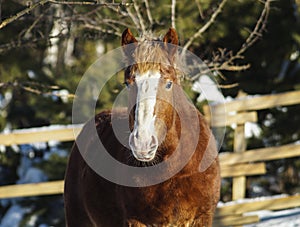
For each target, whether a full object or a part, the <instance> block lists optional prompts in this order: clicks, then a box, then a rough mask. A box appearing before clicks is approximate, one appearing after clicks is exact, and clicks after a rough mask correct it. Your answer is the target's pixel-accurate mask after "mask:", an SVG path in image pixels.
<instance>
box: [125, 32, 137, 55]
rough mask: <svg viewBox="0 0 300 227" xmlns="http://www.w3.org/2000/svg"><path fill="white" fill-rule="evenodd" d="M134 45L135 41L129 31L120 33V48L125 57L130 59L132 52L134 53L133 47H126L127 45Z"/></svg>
mask: <svg viewBox="0 0 300 227" xmlns="http://www.w3.org/2000/svg"><path fill="white" fill-rule="evenodd" d="M132 43H134V44H136V43H137V40H136V39H135V37H134V36H133V34H132V32H131V31H130V29H129V28H126V29H125V30H124V32H123V33H122V47H123V51H124V53H125V55H126V56H127V57H130V58H131V57H132V54H133V51H134V45H130V46H127V47H126V45H128V44H132Z"/></svg>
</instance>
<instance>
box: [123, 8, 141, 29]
mask: <svg viewBox="0 0 300 227" xmlns="http://www.w3.org/2000/svg"><path fill="white" fill-rule="evenodd" d="M126 10H127V13H128V16H129V17H130V19H131V20H132V22H133V23H134V25H135V27H136V29H137V30H139V31H142V28H141V25H140V23H139V21H138V20H137V18H136V17H135V15H134V14H133V13H132V12H131V9H130V8H129V7H126Z"/></svg>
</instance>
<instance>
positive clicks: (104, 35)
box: [0, 0, 300, 227]
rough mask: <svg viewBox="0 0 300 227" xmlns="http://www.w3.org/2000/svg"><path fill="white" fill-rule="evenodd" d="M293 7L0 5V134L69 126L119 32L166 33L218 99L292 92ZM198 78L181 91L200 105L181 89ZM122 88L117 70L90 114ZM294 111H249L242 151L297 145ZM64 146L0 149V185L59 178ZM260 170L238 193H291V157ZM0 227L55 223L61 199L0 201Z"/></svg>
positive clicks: (298, 42)
mask: <svg viewBox="0 0 300 227" xmlns="http://www.w3.org/2000/svg"><path fill="white" fill-rule="evenodd" d="M299 7H300V1H299V0H274V1H272V0H266V1H264V0H238V1H236V0H192V1H191V0H182V1H176V0H158V1H148V0H141V1H134V0H132V1H102V0H95V1H91V0H90V1H60V0H39V1H38V0H32V1H25V0H0V131H1V132H9V131H11V130H13V129H22V128H31V127H39V126H48V125H59V124H63V125H65V124H71V122H72V121H71V118H72V116H71V114H72V100H73V98H74V95H73V94H74V93H75V91H76V87H77V84H78V82H79V80H80V79H81V77H82V76H83V74H84V72H85V71H86V70H87V68H88V67H89V66H90V65H91V64H92V63H93V62H95V61H96V60H97V58H99V56H101V55H102V54H104V53H105V52H107V51H109V50H112V49H114V48H117V47H119V46H120V36H121V34H122V31H123V30H124V29H125V28H126V27H129V28H130V29H131V30H132V31H133V33H134V34H135V35H138V34H140V33H143V32H145V31H149V30H151V31H153V32H154V33H155V34H157V35H163V34H165V33H166V31H167V29H168V28H169V27H176V30H177V32H178V34H179V36H180V42H181V46H183V47H184V48H186V49H188V50H190V51H192V52H193V53H194V54H196V55H197V56H199V57H200V58H201V59H202V60H203V61H204V62H205V63H206V64H207V65H208V66H209V68H210V69H211V71H212V72H213V73H214V75H215V76H216V79H217V81H218V83H219V84H220V88H221V89H222V92H223V94H224V96H225V97H227V98H228V99H230V98H235V97H237V96H240V95H241V94H242V95H257V94H272V93H280V92H284V91H292V90H299V89H300V56H299V55H300V52H299V51H300V33H299V31H300V14H299V13H300V8H299ZM198 79H199V78H190V79H189V80H185V81H184V87H185V90H186V92H187V94H188V95H189V96H190V98H191V99H192V100H193V101H194V102H195V105H196V106H197V107H199V109H201V106H202V103H200V102H197V98H198V96H199V93H197V91H195V90H193V89H191V88H192V86H193V84H194V83H195V82H197V80H198ZM123 86H124V85H123V79H122V73H120V75H117V76H116V77H114V78H113V79H111V80H110V81H109V85H108V86H107V87H106V89H105V90H103V91H102V95H101V100H98V102H97V108H98V111H100V110H103V109H106V108H109V107H111V105H112V103H113V101H114V97H116V95H117V94H118V93H119V92H120V90H122V89H123ZM87 92H93V88H91V90H89V91H87ZM82 108H85V107H84V106H82ZM299 113H300V107H299V105H298V106H289V107H284V108H274V109H272V110H268V112H266V111H264V110H262V111H259V112H258V117H259V120H258V123H257V124H256V125H255V129H256V130H255V132H256V133H250V134H249V136H248V142H247V144H248V149H252V148H257V147H267V146H279V145H283V144H287V143H293V142H299V141H300V127H299V126H300V114H299ZM232 134H233V133H232V130H231V129H227V133H226V143H224V144H223V146H222V150H221V152H222V151H230V150H232V142H230V141H231V140H230V138H232V136H233V135H232ZM71 145H72V144H71V143H55V142H53V143H47V144H45V143H39V144H27V145H22V146H12V147H3V146H1V147H0V185H9V184H16V183H30V182H39V181H47V180H60V179H63V177H64V171H65V167H66V163H67V157H68V153H69V151H70V147H71ZM267 168H268V173H269V175H267V176H264V177H250V179H249V181H248V188H247V197H249V198H251V197H254V196H264V195H274V194H278V193H287V194H294V193H299V192H300V184H299V182H300V175H299V172H300V160H299V158H296V159H295V158H294V159H288V160H280V161H276V162H273V163H272V164H268V166H267ZM230 184H231V182H230V181H224V182H223V188H222V201H229V200H230V199H231V198H230V195H231V193H230ZM12 220H13V221H14V222H12ZM0 226H1V227H3V226H10V227H11V226H43V227H45V226H64V213H63V201H62V196H45V197H35V198H19V199H6V200H0Z"/></svg>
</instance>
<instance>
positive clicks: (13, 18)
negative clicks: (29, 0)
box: [0, 0, 50, 29]
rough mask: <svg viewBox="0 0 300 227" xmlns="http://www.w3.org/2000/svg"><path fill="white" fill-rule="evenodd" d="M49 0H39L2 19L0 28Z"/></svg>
mask: <svg viewBox="0 0 300 227" xmlns="http://www.w3.org/2000/svg"><path fill="white" fill-rule="evenodd" d="M49 1H50V0H42V1H39V2H37V3H35V4H33V5H31V6H29V7H28V8H26V9H24V10H22V11H20V12H18V13H17V14H16V15H14V16H12V17H10V18H8V19H6V20H4V21H2V23H1V24H0V29H2V28H4V27H5V26H7V25H8V24H10V23H11V22H13V21H15V20H18V19H19V18H20V17H22V16H24V15H25V14H27V13H30V12H31V11H32V10H34V9H35V8H37V7H39V6H42V5H44V4H46V3H47V2H49Z"/></svg>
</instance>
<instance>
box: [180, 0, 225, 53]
mask: <svg viewBox="0 0 300 227" xmlns="http://www.w3.org/2000/svg"><path fill="white" fill-rule="evenodd" d="M226 2H227V0H222V2H221V3H220V4H219V6H218V8H217V9H216V10H215V11H214V13H213V14H212V15H211V17H210V19H209V20H208V21H207V22H206V24H204V26H202V27H201V28H200V29H199V30H198V31H197V32H196V33H195V34H194V35H193V36H192V37H190V38H189V40H188V41H187V43H186V44H185V45H184V46H183V51H184V52H185V51H186V50H187V49H188V48H189V47H190V45H192V43H193V42H194V40H195V39H196V38H199V37H200V36H201V35H202V34H203V33H204V32H205V31H206V30H207V29H208V28H209V27H210V26H211V25H212V24H213V23H214V22H215V20H216V18H217V16H218V15H219V14H220V13H221V12H222V9H223V7H224V5H225V4H226Z"/></svg>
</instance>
